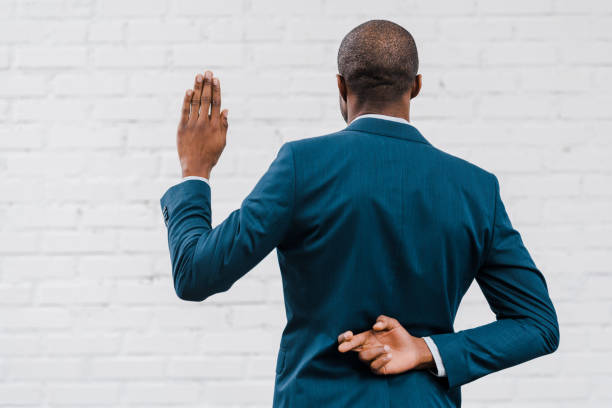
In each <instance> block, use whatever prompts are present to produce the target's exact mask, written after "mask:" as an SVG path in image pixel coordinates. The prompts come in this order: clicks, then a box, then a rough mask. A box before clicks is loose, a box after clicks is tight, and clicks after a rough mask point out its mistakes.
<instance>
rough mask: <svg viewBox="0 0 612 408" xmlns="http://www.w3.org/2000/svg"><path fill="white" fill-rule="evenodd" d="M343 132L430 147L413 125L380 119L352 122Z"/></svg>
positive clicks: (365, 118) (364, 118)
mask: <svg viewBox="0 0 612 408" xmlns="http://www.w3.org/2000/svg"><path fill="white" fill-rule="evenodd" d="M343 131H351V132H365V133H373V134H378V135H383V136H390V137H396V138H399V139H406V140H410V141H412V142H417V143H424V144H428V145H431V143H429V141H427V139H425V137H424V136H423V135H422V134H421V132H419V131H418V129H417V128H416V127H414V126H413V125H411V124H409V123H402V122H396V121H391V120H387V119H381V118H374V117H363V118H359V120H353V121H351V123H350V124H349V125H348V126H347V127H346V128H344V129H343Z"/></svg>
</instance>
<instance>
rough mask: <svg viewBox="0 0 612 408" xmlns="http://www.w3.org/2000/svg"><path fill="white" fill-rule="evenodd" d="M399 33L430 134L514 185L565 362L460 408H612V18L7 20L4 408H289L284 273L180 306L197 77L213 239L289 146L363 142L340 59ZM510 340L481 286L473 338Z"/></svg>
mask: <svg viewBox="0 0 612 408" xmlns="http://www.w3.org/2000/svg"><path fill="white" fill-rule="evenodd" d="M370 18H388V19H391V20H394V21H396V22H398V23H400V24H402V25H403V26H404V27H406V28H407V29H408V30H410V31H411V32H412V33H413V35H414V36H415V38H416V41H417V44H418V48H419V51H420V72H421V73H422V74H423V90H422V92H421V95H419V96H418V98H417V99H415V100H414V103H413V109H412V110H413V112H412V120H413V122H414V124H415V125H416V126H418V127H419V129H420V130H421V131H422V132H423V134H424V135H425V137H427V138H428V139H429V140H430V141H431V142H432V143H433V144H434V145H436V146H439V147H441V148H443V149H445V150H447V151H449V152H451V153H453V154H457V155H460V156H462V157H465V158H467V159H468V160H472V161H473V162H475V163H477V164H479V165H481V166H484V167H485V168H487V169H489V170H491V171H493V172H495V173H496V174H497V175H498V176H499V178H500V181H501V186H502V196H503V198H504V200H505V202H506V205H507V207H508V210H509V213H510V214H511V218H512V220H513V222H514V224H515V225H516V226H517V228H518V229H519V230H520V231H521V232H522V234H523V238H524V240H525V243H526V245H527V246H528V248H529V249H530V251H531V252H532V255H533V256H534V259H535V260H536V263H537V264H538V266H540V268H541V269H542V271H543V272H544V274H545V276H546V278H547V281H548V284H549V289H550V293H551V296H552V298H553V300H554V302H555V305H556V307H557V310H558V313H559V318H560V324H561V344H560V347H559V350H558V351H557V352H556V353H554V354H552V355H549V356H546V357H543V358H539V359H536V360H533V361H531V362H529V363H527V364H524V365H521V366H518V367H513V368H510V369H507V370H504V371H502V372H499V373H495V374H492V375H490V376H488V377H486V378H484V379H481V380H479V381H476V382H474V383H472V384H470V385H467V386H465V387H464V388H463V395H464V406H466V407H516V406H520V407H538V408H545V407H576V406H581V407H603V406H610V404H612V392H611V390H612V387H611V386H610V385H611V384H612V328H611V326H610V323H611V322H612V294H611V289H612V266H611V265H612V262H611V260H612V259H611V258H610V253H611V251H612V238H611V236H612V211H611V210H612V113H611V109H612V81H611V78H612V75H611V64H612V29H611V27H612V2H610V1H609V0H597V1H596V0H586V1H575V0H538V1H534V0H520V1H519V0H513V1H508V0H505V1H503V0H448V1H442V0H437V1H432V0H427V1H425V0H423V1H416V0H412V1H400V0H397V1H392V0H378V1H375V2H372V1H366V0H363V1H361V0H360V1H356V0H346V1H332V0H309V1H302V2H293V1H281V0H278V1H260V0H242V1H231V0H228V1H216V2H208V1H206V2H204V1H197V0H192V1H178V0H176V1H173V0H139V1H135V0H129V1H128V0H112V1H111V0H105V1H103V0H98V1H95V0H51V1H42V0H38V1H37V0H23V1H22V0H19V1H18V0H2V1H0V216H1V219H2V223H1V224H0V242H1V245H0V406H3V407H4V406H6V407H9V406H10V407H14V406H40V407H51V406H53V407H64V406H80V407H88V406H94V405H95V406H97V407H100V406H108V407H118V406H147V407H149V406H153V405H155V406H160V407H161V406H164V407H166V406H168V407H169V406H173V407H195V406H198V407H201V406H207V407H230V406H231V407H238V406H240V407H243V406H244V407H247V406H249V407H252V406H261V407H265V406H269V405H270V404H271V400H272V387H273V378H274V363H275V356H276V354H275V353H276V351H277V347H278V342H279V340H280V334H281V330H282V327H283V324H284V320H285V316H284V309H283V303H282V292H281V282H280V279H279V272H278V267H277V265H276V259H275V254H272V255H271V256H269V257H268V258H266V260H264V261H263V262H262V263H261V264H260V265H259V266H258V267H257V268H256V269H255V270H253V271H252V272H250V273H249V274H248V275H247V276H246V277H245V278H244V279H242V280H241V281H239V282H238V283H236V284H235V286H234V287H233V288H232V289H231V290H230V291H229V292H227V293H224V294H219V295H216V296H215V297H214V298H212V299H210V300H208V301H206V302H204V303H186V302H183V301H180V300H179V299H178V298H177V297H176V295H175V294H174V292H173V288H172V283H171V276H170V263H169V255H168V252H167V247H166V235H165V234H166V229H165V227H164V225H163V222H162V217H161V214H160V209H159V198H160V196H161V195H162V194H163V193H164V191H165V189H166V188H168V187H169V186H170V185H172V183H174V182H175V181H176V180H178V178H179V167H178V162H177V157H176V152H175V149H174V143H175V133H174V131H175V126H176V122H177V118H178V112H179V105H180V102H181V99H182V95H183V92H184V91H185V89H186V88H187V87H190V86H191V85H192V82H193V77H194V75H195V73H196V72H201V71H202V70H204V69H212V70H213V71H214V72H215V74H216V75H218V76H220V78H221V81H222V84H223V90H224V105H225V106H226V107H227V108H229V110H230V114H229V119H230V130H229V134H228V145H227V148H226V152H225V154H224V156H223V157H222V159H221V161H220V163H219V165H218V167H217V168H216V169H215V171H214V172H213V178H212V189H213V197H214V202H213V222H214V223H215V224H216V223H218V222H220V221H221V220H223V218H224V217H225V216H226V215H227V214H229V212H230V211H231V210H233V209H234V208H236V207H237V206H238V205H239V204H240V202H241V200H242V199H243V198H244V196H245V195H246V194H247V193H248V192H249V191H250V189H251V188H252V187H253V186H254V184H255V182H256V181H257V179H258V177H259V176H261V174H262V173H263V172H264V171H265V169H266V168H267V167H268V165H269V163H270V161H271V160H272V158H273V157H274V155H275V153H276V151H277V149H278V148H279V146H280V145H281V144H282V142H284V141H287V140H290V139H299V138H302V137H307V136H315V135H321V134H324V133H327V132H331V131H334V130H338V129H340V128H342V127H343V126H344V122H342V120H341V117H340V115H339V111H338V107H337V90H336V85H335V78H334V74H335V73H336V65H335V64H336V52H337V49H338V45H339V43H340V40H341V39H342V37H343V35H344V34H346V33H347V32H348V31H349V30H350V29H351V28H352V27H354V26H355V25H357V24H359V23H361V22H363V21H365V20H367V19H370ZM493 319H494V316H493V314H492V313H491V312H490V310H489V309H488V306H487V304H486V301H485V300H484V297H483V296H482V294H481V292H480V291H479V289H478V287H477V285H473V286H472V287H471V288H470V291H469V292H468V294H467V295H466V298H465V300H464V302H463V304H462V306H461V309H460V312H459V316H458V319H457V323H456V329H457V330H460V329H463V328H468V327H472V326H474V325H478V324H482V323H487V322H489V321H492V320H493Z"/></svg>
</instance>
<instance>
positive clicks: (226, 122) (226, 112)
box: [221, 109, 229, 131]
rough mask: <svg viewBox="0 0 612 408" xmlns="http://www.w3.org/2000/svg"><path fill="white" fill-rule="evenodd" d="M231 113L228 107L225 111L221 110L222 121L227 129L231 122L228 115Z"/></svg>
mask: <svg viewBox="0 0 612 408" xmlns="http://www.w3.org/2000/svg"><path fill="white" fill-rule="evenodd" d="M228 114H229V111H228V110H227V109H223V112H221V123H222V124H223V128H224V129H225V130H226V131H227V127H228V126H229V123H228V121H227V115H228Z"/></svg>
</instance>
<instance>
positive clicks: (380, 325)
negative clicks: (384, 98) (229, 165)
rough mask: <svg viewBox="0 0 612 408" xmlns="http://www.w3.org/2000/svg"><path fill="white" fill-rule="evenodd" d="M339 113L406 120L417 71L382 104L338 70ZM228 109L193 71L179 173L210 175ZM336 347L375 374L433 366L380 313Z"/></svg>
mask: <svg viewBox="0 0 612 408" xmlns="http://www.w3.org/2000/svg"><path fill="white" fill-rule="evenodd" d="M336 77H337V80H338V91H339V93H340V95H339V100H340V112H341V113H342V117H343V118H344V120H345V121H346V122H347V123H350V122H351V121H352V120H353V119H354V118H355V117H357V116H359V115H362V114H365V113H378V114H382V115H388V116H395V117H399V118H404V119H406V120H408V121H409V120H410V119H409V117H410V100H411V99H412V98H414V97H415V96H417V95H418V93H419V91H420V90H421V75H417V76H416V78H415V80H414V81H413V84H412V88H411V89H410V90H408V91H407V92H405V93H404V94H403V95H402V96H401V97H400V98H398V99H396V100H393V101H388V102H386V103H385V104H383V105H380V104H372V103H368V102H367V101H358V100H357V98H356V97H355V94H353V93H352V92H351V90H350V87H349V86H347V84H346V81H345V80H344V78H343V77H342V76H341V75H339V74H338V75H336ZM227 114H228V111H227V109H224V110H221V83H220V81H219V79H218V78H216V77H214V76H213V73H212V72H211V71H206V72H205V73H204V75H202V74H197V75H196V78H195V82H194V87H193V89H188V90H187V92H185V96H184V98H183V104H182V108H181V118H180V121H179V125H178V129H177V138H176V141H177V150H178V155H179V160H180V163H181V169H182V173H183V177H187V176H200V177H205V178H208V179H209V178H210V173H211V171H212V169H213V167H214V166H215V165H216V164H217V161H218V160H219V157H221V154H222V153H223V149H224V148H225V144H226V135H227V129H228V121H227ZM338 351H339V352H341V353H347V352H349V351H351V352H355V353H358V355H359V359H360V360H361V361H362V362H363V363H364V364H366V365H368V366H369V367H370V370H371V371H372V372H373V373H374V374H379V375H391V374H399V373H403V372H406V371H411V370H420V369H427V368H435V363H434V360H433V356H432V354H431V352H430V351H429V347H428V346H427V344H426V343H425V341H424V340H423V338H421V337H415V336H412V335H411V334H410V333H409V332H408V331H407V330H406V329H405V328H404V327H403V326H402V325H401V324H400V323H399V322H398V321H397V320H396V319H394V318H392V317H388V316H384V315H380V316H379V317H378V318H377V319H376V322H375V323H374V324H373V326H372V328H371V329H370V330H366V331H364V332H361V333H357V334H353V332H352V331H350V330H349V331H346V332H344V333H342V334H340V335H339V336H338Z"/></svg>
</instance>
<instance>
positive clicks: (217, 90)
mask: <svg viewBox="0 0 612 408" xmlns="http://www.w3.org/2000/svg"><path fill="white" fill-rule="evenodd" d="M210 104H211V108H210V117H211V118H213V119H215V120H217V119H218V118H219V115H220V113H219V112H220V111H221V82H219V78H214V77H213V79H212V101H211V102H210Z"/></svg>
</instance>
